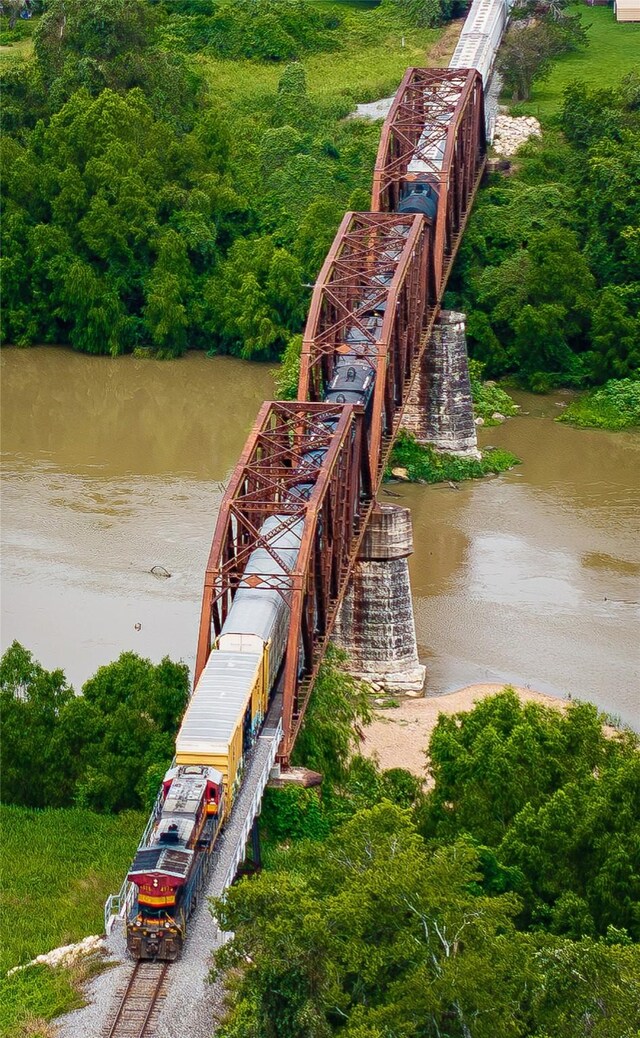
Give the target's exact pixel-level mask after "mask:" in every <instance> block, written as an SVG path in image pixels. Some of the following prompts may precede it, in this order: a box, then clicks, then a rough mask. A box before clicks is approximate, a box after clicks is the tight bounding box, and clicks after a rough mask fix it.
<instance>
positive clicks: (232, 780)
mask: <svg viewBox="0 0 640 1038" xmlns="http://www.w3.org/2000/svg"><path fill="white" fill-rule="evenodd" d="M509 7H510V2H509V0H474V3H473V5H472V7H471V10H470V13H469V17H468V19H467V22H466V23H465V27H464V29H463V34H462V36H461V41H460V44H459V47H458V48H457V49H456V53H455V54H454V58H453V59H452V62H451V66H452V67H458V64H457V63H458V62H459V61H460V60H461V59H460V54H461V53H462V50H463V48H466V49H465V50H464V53H465V56H468V57H467V60H466V61H465V67H476V68H478V69H479V71H480V72H481V73H482V75H483V79H484V80H485V81H486V78H487V77H488V75H489V73H490V69H491V67H492V65H493V58H494V56H495V51H496V50H497V47H498V45H499V42H500V38H501V35H502V31H503V29H504V24H505V22H506V18H507V16H508V10H509ZM467 24H469V31H468V32H467ZM465 37H466V39H465ZM472 45H473V46H474V47H475V50H474V53H473V54H471V52H470V51H469V47H471V46H472ZM436 147H439V148H440V149H441V151H442V154H438V155H435V154H431V155H428V158H429V168H428V169H427V167H426V166H425V164H424V162H423V160H422V159H421V158H419V157H417V156H416V157H414V159H413V160H412V161H411V162H410V164H409V167H408V170H407V175H406V177H405V180H404V182H403V184H402V186H401V191H400V201H399V203H398V211H399V212H400V213H421V214H422V215H423V216H424V218H425V220H427V221H429V222H431V223H433V222H435V219H436V215H437V210H438V193H439V188H438V182H437V178H436V177H434V176H433V170H434V168H435V169H437V168H438V159H440V160H442V159H443V157H444V145H442V144H439V145H437V146H436ZM418 150H420V151H421V152H422V154H423V155H424V154H425V148H424V142H420V145H419V147H418ZM396 231H397V235H398V236H399V237H400V238H402V236H403V235H406V234H407V233H408V228H407V227H406V226H403V225H401V224H399V225H398V227H397V228H396ZM390 258H392V257H391V256H390ZM379 283H380V287H381V288H384V287H386V286H387V285H388V283H389V278H387V277H385V276H384V275H381V276H380V278H379ZM367 291H368V292H369V293H370V295H369V296H367V295H366V292H367ZM380 295H384V293H372V291H371V289H370V288H369V289H368V290H365V295H364V296H363V298H362V299H361V300H354V301H353V305H354V308H355V307H356V306H357V309H358V316H357V319H356V318H355V316H354V320H353V322H352V323H351V324H348V325H347V326H346V328H345V329H344V331H343V334H342V342H341V343H339V344H336V346H337V347H338V348H337V349H336V353H335V356H336V360H335V364H334V367H333V371H332V375H331V378H330V380H329V382H328V383H327V385H326V387H325V392H324V399H325V401H326V402H327V403H333V404H345V405H346V404H352V403H356V404H361V405H362V406H363V407H364V411H365V424H366V425H367V426H369V424H370V421H371V410H372V404H373V390H374V386H375V371H376V367H375V366H376V363H377V346H376V343H377V341H378V340H379V338H380V336H381V333H382V326H383V321H384V316H385V306H386V304H385V302H384V301H380V298H379V296H380ZM368 302H369V303H370V304H371V305H370V306H369V307H368V306H367V303H368ZM324 422H325V425H326V427H327V428H328V429H329V430H332V429H333V428H335V425H336V424H337V419H336V418H325V419H324ZM325 442H326V438H325ZM325 453H326V448H325V447H322V446H320V445H318V447H315V448H314V447H313V445H311V446H310V448H309V450H308V451H307V453H306V455H305V456H303V458H302V459H301V462H300V465H299V468H298V475H299V478H297V479H294V480H293V481H292V482H291V484H290V486H289V490H288V495H289V498H290V499H298V500H299V499H308V498H309V496H310V495H311V492H312V491H313V487H314V485H315V475H314V474H315V473H316V472H317V470H318V468H319V467H320V466H321V465H322V461H323V458H324V455H325ZM286 518H287V517H285V516H284V515H275V516H271V517H270V518H269V519H267V520H266V521H265V522H264V523H263V525H262V526H261V528H260V534H261V538H262V541H263V543H267V544H269V546H270V548H271V549H272V550H273V554H272V552H271V551H267V550H266V549H265V548H263V547H260V548H257V549H256V550H255V551H254V552H253V553H252V554H251V555H250V557H249V560H248V562H247V566H246V569H245V571H244V574H243V578H242V580H241V582H240V585H239V587H238V590H237V591H236V594H235V597H234V599H233V603H232V606H231V609H230V610H229V613H228V616H227V617H226V620H225V622H224V625H223V627H222V630H221V632H220V636H219V637H218V639H217V642H216V645H215V647H214V648H213V650H212V651H211V653H210V655H209V659H208V660H207V663H206V665H205V667H204V669H203V671H202V674H201V675H200V678H199V680H198V683H197V685H196V687H195V690H194V692H193V695H192V697H191V699H190V701H189V704H188V706H187V709H186V712H185V715H184V718H183V721H182V725H181V728H180V731H179V733H178V736H177V739H176V755H175V763H174V766H173V767H172V768H171V769H170V770H169V771H168V772H167V774H166V775H165V777H164V780H163V783H162V788H161V790H160V794H159V796H158V801H157V806H156V810H155V815H154V822H153V826H152V831H151V834H150V837H148V838H147V839H146V841H145V842H143V844H141V846H140V847H139V848H138V851H137V853H136V856H135V859H134V862H133V864H132V866H131V869H130V870H129V873H128V877H127V878H128V879H129V881H130V882H132V883H133V884H135V885H136V887H137V892H136V897H135V899H134V902H133V906H132V908H131V911H130V913H129V915H128V918H127V924H126V925H127V947H128V949H129V952H130V954H131V955H132V956H133V957H134V958H136V959H167V960H172V959H176V958H178V956H179V954H180V951H181V948H182V946H183V943H184V940H185V937H186V933H187V922H188V919H189V916H190V915H191V913H192V912H193V910H194V908H195V906H196V904H197V903H198V901H199V899H200V897H201V895H202V894H203V892H204V889H205V887H206V881H207V876H208V874H209V870H210V867H211V861H212V850H213V847H214V845H215V842H216V839H217V838H218V836H219V834H220V831H221V829H222V828H223V826H224V822H225V819H226V818H227V817H228V814H229V811H230V810H231V808H232V805H233V801H234V797H235V795H236V793H237V790H238V787H239V785H240V783H241V780H242V773H243V765H244V762H245V760H246V755H247V753H248V751H249V750H250V748H251V746H252V745H253V743H254V742H255V739H256V738H257V736H258V734H259V731H260V727H261V725H262V723H263V721H264V718H265V716H266V713H267V710H268V708H269V703H270V701H271V698H272V696H273V693H274V691H275V689H276V687H277V683H278V680H279V676H280V671H281V668H282V664H283V660H284V655H285V650H286V645H287V639H288V625H289V609H288V606H287V604H286V602H285V599H284V596H283V595H282V594H281V592H280V591H276V590H269V589H266V588H264V587H259V586H257V587H252V586H251V584H252V583H253V582H252V581H251V580H250V577H251V574H252V573H259V574H261V575H266V574H273V575H277V576H279V577H281V578H282V579H281V581H280V586H281V589H284V588H286V582H287V580H288V579H290V578H289V577H288V574H289V573H290V572H291V570H292V569H293V567H294V565H295V562H296V559H297V556H298V553H299V551H300V545H301V542H302V534H303V523H302V521H301V520H300V521H298V522H297V523H294V524H291V523H290V522H289V523H285V522H284V521H285V519H286ZM283 524H284V525H285V527H286V528H285V529H284V530H283ZM276 555H277V558H278V559H279V560H280V561H277V560H276V558H275V557H274V556H276Z"/></svg>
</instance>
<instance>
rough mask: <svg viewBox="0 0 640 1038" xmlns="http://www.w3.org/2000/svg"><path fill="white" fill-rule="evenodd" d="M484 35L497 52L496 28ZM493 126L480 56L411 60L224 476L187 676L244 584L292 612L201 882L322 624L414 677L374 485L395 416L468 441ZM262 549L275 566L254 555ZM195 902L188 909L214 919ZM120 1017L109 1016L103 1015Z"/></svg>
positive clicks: (280, 725) (221, 849)
mask: <svg viewBox="0 0 640 1038" xmlns="http://www.w3.org/2000/svg"><path fill="white" fill-rule="evenodd" d="M479 2H480V3H481V4H486V2H487V0H479ZM503 3H504V0H503ZM507 3H508V0H507ZM474 6H475V5H474ZM505 10H506V11H508V8H505ZM472 12H473V8H472ZM470 17H471V15H470ZM503 26H504V19H503V22H502V23H501V26H500V32H499V33H498V34H497V40H498V42H499V38H500V35H501V32H502V28H503ZM496 31H497V30H496ZM489 42H490V44H491V46H492V47H493V50H494V52H495V48H496V47H497V43H496V38H495V33H494V37H492V39H491V40H490V41H489ZM454 57H455V55H454ZM485 78H486V77H485ZM485 127H486V114H485V104H484V88H483V75H482V74H481V73H480V72H479V71H478V70H477V69H476V68H456V67H453V68H452V67H450V68H448V69H419V68H411V69H408V70H407V72H406V74H405V76H404V78H403V80H402V83H401V85H400V87H399V89H398V92H397V94H396V96H395V99H394V101H393V104H392V105H391V109H390V111H389V115H388V117H387V119H386V121H385V124H384V127H383V131H382V137H381V141H380V147H379V150H378V155H377V160H376V166H375V171H374V177H373V192H372V199H371V210H370V212H366V213H353V212H351V213H347V214H346V215H345V217H344V219H343V220H342V223H341V225H340V227H339V229H338V232H337V234H336V237H335V239H334V241H333V244H332V246H331V248H330V250H329V253H328V255H327V258H326V260H325V262H324V265H323V267H322V270H321V271H320V274H319V276H318V278H317V281H316V284H315V287H314V291H313V296H312V300H311V306H310V311H309V317H308V320H307V324H306V329H305V333H304V339H303V347H302V356H301V364H300V378H299V385H298V395H297V399H296V400H293V401H267V402H265V403H264V404H263V406H262V408H261V409H260V412H259V414H258V417H257V419H256V422H255V424H254V427H253V429H252V431H251V433H250V435H249V438H248V440H247V443H246V445H245V448H244V450H243V452H242V455H241V457H240V459H239V461H238V464H237V466H236V468H235V470H234V472H233V474H232V476H231V479H230V481H229V484H228V486H227V489H226V493H225V495H224V498H223V501H222V505H221V508H220V512H219V515H218V518H217V522H216V526H215V532H214V536H213V543H212V546H211V550H210V554H209V557H208V562H207V566H206V573H205V581H204V593H203V599H202V610H201V617H200V627H199V634H198V646H197V658H196V667H195V682H194V683H195V685H197V683H198V679H199V678H200V675H201V674H202V672H203V670H204V668H205V666H206V664H207V660H208V658H209V655H210V653H211V650H212V648H213V647H214V645H215V644H216V640H217V638H218V636H219V635H220V633H221V631H222V628H223V626H224V624H225V620H226V618H227V617H228V616H229V613H230V610H231V609H232V606H233V602H234V598H235V596H236V594H237V593H238V591H239V590H240V589H241V588H242V589H244V590H243V593H244V592H245V591H246V589H251V588H262V589H267V590H269V591H271V592H276V593H277V594H278V595H280V596H281V598H282V600H283V601H284V602H285V603H286V606H287V610H288V621H289V622H288V632H287V634H286V646H285V648H284V652H283V663H282V667H281V669H280V677H279V680H278V684H277V687H276V690H275V694H274V695H273V697H272V700H271V705H270V708H269V712H268V715H267V717H266V720H265V722H264V724H263V727H262V730H261V732H260V735H259V737H258V738H257V740H256V742H255V744H254V747H253V749H252V751H251V753H250V754H249V757H248V759H247V760H246V762H245V770H244V774H243V779H242V785H241V788H240V790H239V792H238V793H236V796H235V800H234V805H233V808H232V812H231V816H230V818H229V819H228V821H227V822H226V824H225V827H224V830H223V832H222V836H221V838H220V840H219V842H218V844H217V845H216V848H215V850H214V852H213V854H214V864H213V868H212V873H211V876H210V880H209V884H208V887H207V891H206V892H207V894H208V895H209V896H220V895H221V894H222V893H223V891H224V890H225V889H226V887H227V886H228V885H229V884H230V883H231V882H232V881H233V879H234V876H235V875H236V872H237V869H238V866H239V864H240V862H241V861H242V859H243V857H244V854H245V849H246V846H247V841H248V840H249V839H250V835H251V831H252V827H253V826H254V823H255V819H256V817H257V815H258V814H259V812H260V804H261V800H262V795H263V792H264V788H265V786H266V784H267V781H268V780H269V776H270V774H271V773H272V769H273V766H274V764H279V765H280V767H281V768H284V769H286V768H287V766H288V763H289V760H290V757H291V752H292V749H293V746H294V744H295V740H296V737H297V734H298V732H299V730H300V726H301V724H302V722H303V719H304V715H305V711H306V709H307V706H308V703H309V697H310V695H311V693H312V689H313V685H314V681H315V679H316V677H317V674H318V669H319V667H320V664H321V662H322V658H323V656H324V654H325V651H326V648H327V644H328V642H329V639H330V638H333V639H334V640H336V641H337V642H338V643H339V644H342V645H343V646H344V647H345V648H347V650H348V652H349V656H350V660H351V663H352V665H353V666H354V667H355V668H356V669H357V671H358V672H359V673H360V674H361V675H362V676H364V677H365V678H366V677H368V678H375V680H376V681H377V682H378V683H379V684H382V685H385V686H386V687H388V688H394V689H401V688H404V689H407V688H420V687H421V686H422V682H423V676H424V670H423V668H422V667H421V665H420V663H419V660H418V656H417V647H416V637H415V625H414V618H413V608H412V602H411V591H410V586H409V574H408V565H407V557H408V555H409V554H410V553H411V550H412V534H411V521H410V515H409V512H408V510H407V509H402V508H398V507H395V506H391V505H387V504H384V505H383V504H380V503H379V502H378V500H377V494H378V491H379V488H380V484H381V482H382V478H383V474H384V471H385V467H386V465H387V462H388V459H389V455H390V452H391V449H392V446H393V442H394V439H395V438H396V436H397V434H398V432H399V430H400V429H401V428H403V427H406V428H409V429H410V430H411V431H412V432H414V433H415V434H416V435H417V438H418V439H419V440H422V441H424V442H431V443H433V444H434V445H435V446H437V447H439V448H441V449H446V450H450V451H453V452H455V453H459V454H466V455H473V454H475V453H477V446H476V440H475V426H474V424H473V414H472V406H471V394H470V387H469V376H468V368H467V357H466V344H465V337H464V317H463V315H460V314H451V313H445V312H442V311H441V305H442V297H443V293H444V290H445V286H446V284H447V280H448V277H449V275H450V272H451V268H452V265H453V263H454V260H455V256H456V252H457V249H458V246H459V243H460V240H461V237H462V234H463V232H464V229H465V225H466V222H467V219H468V216H469V212H470V210H471V207H472V204H473V199H474V196H475V193H476V191H477V189H478V185H479V183H480V180H481V178H482V175H483V171H484V167H485V162H486V146H487V144H486V129H485ZM418 183H422V184H424V183H428V184H429V185H431V188H430V190H431V191H432V196H435V198H436V199H437V204H436V205H432V206H431V207H429V206H428V205H427V206H426V207H423V208H421V204H418V203H416V204H415V205H413V206H411V205H410V206H406V205H404V206H403V199H405V200H406V197H407V191H408V190H413V188H412V185H414V184H418ZM419 190H423V189H422V188H420V189H419ZM403 208H404V211H403ZM372 313H375V314H376V320H375V322H374V323H375V327H374V325H373V324H372V321H371V314H372ZM355 341H357V342H358V343H359V344H360V345H361V346H363V348H362V349H361V350H360V353H359V355H358V356H359V357H360V360H359V363H362V358H364V359H365V360H366V363H367V364H368V365H369V368H370V373H371V379H369V384H370V385H371V386H372V389H371V395H370V397H368V398H367V400H366V402H364V403H363V402H361V403H358V402H353V401H352V402H348V398H349V396H350V394H348V393H347V394H344V395H342V394H336V393H335V392H331V391H330V390H331V385H332V379H333V378H334V377H335V373H336V371H337V370H338V368H339V366H340V359H341V357H342V358H343V359H345V358H347V357H350V358H351V357H354V356H356V354H355V353H354V346H353V343H354V342H355ZM365 347H366V348H365ZM349 363H351V361H349ZM346 370H347V369H343V371H346ZM301 473H304V480H303V481H302V477H301ZM301 487H302V488H303V489H304V488H306V490H305V491H304V492H303V491H302V490H301ZM294 530H296V531H301V536H300V548H299V550H298V551H296V552H295V553H293V556H294V557H293V561H292V562H287V559H288V558H289V559H290V558H291V553H289V555H287V553H286V552H283V551H281V550H280V549H279V547H278V545H279V544H280V543H285V540H284V538H285V537H286V535H287V534H290V533H291V531H294ZM281 537H282V538H283V539H282V540H281V539H280V538H281ZM258 558H260V559H265V560H267V562H268V560H269V559H271V560H273V561H274V562H275V566H274V565H267V564H265V565H264V566H263V567H262V570H261V567H259V566H258V567H257V568H256V565H255V560H256V559H258ZM250 560H253V562H252V564H251V566H249V568H248V569H247V566H248V564H249V561H250ZM159 803H160V801H159ZM156 817H157V815H152V818H151V819H150V821H149V825H148V827H147V830H146V832H145V835H144V836H143V841H142V844H141V846H144V845H145V840H146V839H147V838H148V837H149V835H150V834H151V833H152V832H153V828H154V824H155V818H156ZM134 889H135V888H134V887H133V885H132V884H129V883H126V882H125V884H124V885H123V888H122V890H121V891H120V893H119V894H118V895H114V896H112V897H111V898H110V899H109V901H108V902H107V904H106V906H105V927H106V930H107V933H109V932H110V931H111V928H112V925H113V922H114V921H115V919H116V918H118V917H120V918H123V917H125V916H126V915H127V912H128V910H129V907H130V905H131V903H132V898H133V894H134ZM205 909H206V906H205V905H202V906H201V907H200V908H199V910H198V914H197V917H196V920H195V922H196V924H197V925H198V926H201V925H204V926H210V925H211V923H212V920H211V919H210V917H208V913H207V914H206V917H205V915H204V914H203V913H204V912H205ZM205 918H208V922H205V923H202V920H203V919H205ZM198 919H200V922H198ZM207 932H208V931H207ZM220 936H221V937H223V936H224V935H220ZM178 965H180V964H176V966H178ZM117 1019H118V1020H119V1019H120V1017H118V1018H117ZM145 1019H146V1018H145ZM119 1026H120V1024H118V1023H117V1020H114V1021H112V1024H111V1025H110V1028H111V1029H110V1030H109V1033H110V1034H113V1035H115V1034H118V1033H120V1032H119V1030H118V1027H119ZM145 1026H146V1025H145ZM123 1033H124V1032H123ZM141 1033H142V1032H141ZM145 1033H146V1032H145ZM162 1033H163V1034H164V1033H166V1034H173V1031H172V1030H171V1029H169V1030H167V1031H166V1032H165V1031H163V1032H162Z"/></svg>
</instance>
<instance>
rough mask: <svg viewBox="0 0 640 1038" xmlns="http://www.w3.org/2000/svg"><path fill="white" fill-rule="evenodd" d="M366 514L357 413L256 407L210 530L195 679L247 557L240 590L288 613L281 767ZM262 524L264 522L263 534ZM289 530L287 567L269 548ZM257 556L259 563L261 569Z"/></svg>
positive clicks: (368, 496) (364, 456)
mask: <svg viewBox="0 0 640 1038" xmlns="http://www.w3.org/2000/svg"><path fill="white" fill-rule="evenodd" d="M316 451H318V452H320V453H319V454H317V455H315V454H314V453H313V452H316ZM310 452H312V453H310ZM314 458H317V461H316V462H315V463H314ZM301 479H304V481H305V482H306V483H308V484H309V485H310V495H309V497H308V500H307V499H306V498H305V497H304V496H303V495H300V493H299V487H300V483H301ZM371 507H372V485H371V476H370V471H369V457H368V452H367V450H366V444H365V439H364V412H363V408H362V407H361V406H359V405H354V404H351V405H346V406H345V405H332V404H324V403H305V402H300V401H278V402H266V403H264V404H263V405H262V408H261V409H260V412H259V414H258V418H257V420H256V423H255V425H254V428H253V431H252V432H251V434H250V436H249V439H248V441H247V444H246V446H245V449H244V451H243V454H242V456H241V458H240V460H239V462H238V465H237V467H236V469H235V472H234V474H233V476H232V479H231V481H230V483H229V486H228V488H227V491H226V493H225V495H224V498H223V501H222V505H221V508H220V513H219V516H218V521H217V524H216V528H215V533H214V537H213V543H212V547H211V552H210V555H209V561H208V563H207V569H206V574H205V583H204V594H203V601H202V613H201V619H200V630H199V635H198V651H197V658H196V668H195V680H196V682H197V681H198V678H199V677H200V674H201V672H202V670H203V668H204V666H205V663H206V661H207V658H208V656H209V653H210V651H211V648H212V645H213V643H214V640H215V639H216V638H217V637H218V635H219V634H220V631H221V630H222V626H223V624H224V621H225V618H226V616H227V614H228V612H229V609H230V607H231V603H232V601H233V598H234V596H235V594H236V592H237V590H238V587H239V586H240V583H241V581H243V574H244V572H245V569H246V567H247V563H248V562H249V560H250V558H251V557H252V556H253V565H252V567H251V575H250V576H249V577H248V578H247V579H246V581H244V582H243V586H249V587H261V588H266V589H269V590H272V591H274V592H277V593H278V594H279V595H281V596H282V598H283V600H284V601H285V602H286V604H287V606H288V608H289V610H290V617H289V638H288V643H287V649H286V654H285V665H284V674H283V681H282V692H283V728H284V732H285V736H284V740H283V744H282V746H281V749H280V755H281V758H282V759H284V760H286V759H288V755H289V753H290V750H291V747H292V746H293V743H294V741H295V738H296V735H297V732H298V729H299V726H300V723H301V721H302V717H303V715H304V711H305V709H306V703H307V698H308V695H309V692H310V689H311V687H312V683H313V681H314V679H315V676H316V673H317V669H318V667H319V665H320V662H321V659H322V656H323V654H324V651H325V649H326V643H327V640H328V637H329V634H330V631H331V629H332V627H333V622H334V619H335V614H336V611H337V608H338V605H339V603H340V601H341V600H342V596H343V595H344V592H345V590H346V585H347V580H348V577H349V573H350V571H351V568H352V566H353V562H354V560H355V557H356V554H357V550H358V546H359V544H360V540H361V538H362V536H363V534H364V529H365V526H366V521H367V519H368V517H369V512H370V510H371ZM267 520H271V522H270V523H268V524H267V528H266V529H265V523H266V522H267ZM292 531H295V532H296V537H297V538H301V539H300V541H299V543H300V547H299V551H298V552H297V554H296V557H295V562H293V563H289V564H287V562H286V560H285V558H284V555H283V553H282V552H281V551H279V550H278V547H277V545H278V544H279V543H280V544H282V543H283V539H282V538H281V536H280V535H282V534H287V533H291V532H292ZM259 549H262V551H259ZM256 552H258V554H257V555H254V553H256ZM256 559H262V560H266V562H265V563H264V564H262V563H261V565H263V571H262V572H261V571H260V566H258V569H256V565H255V560H256ZM269 560H273V562H275V563H276V565H275V566H273V565H270V564H268V563H269Z"/></svg>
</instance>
